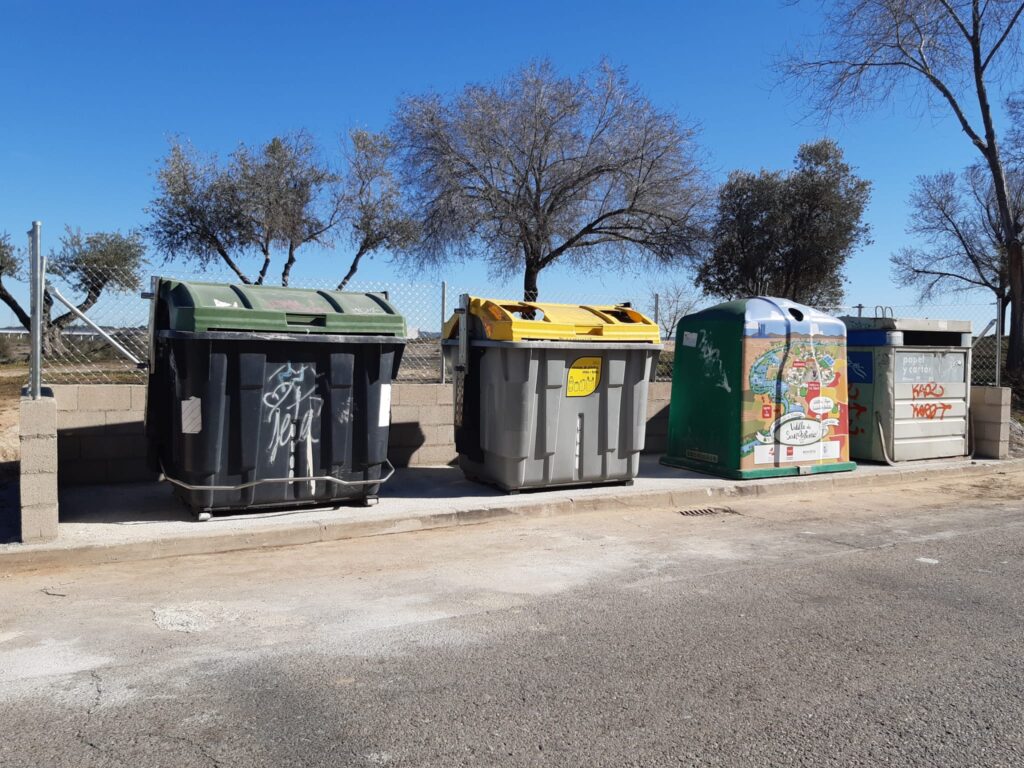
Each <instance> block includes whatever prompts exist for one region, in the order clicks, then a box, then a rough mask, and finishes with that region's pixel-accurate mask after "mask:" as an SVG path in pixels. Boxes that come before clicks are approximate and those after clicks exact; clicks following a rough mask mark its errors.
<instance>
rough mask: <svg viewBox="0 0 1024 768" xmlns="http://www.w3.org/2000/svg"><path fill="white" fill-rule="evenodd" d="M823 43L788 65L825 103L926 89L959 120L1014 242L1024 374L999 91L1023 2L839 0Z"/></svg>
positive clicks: (1016, 229) (1016, 367)
mask: <svg viewBox="0 0 1024 768" xmlns="http://www.w3.org/2000/svg"><path fill="white" fill-rule="evenodd" d="M821 5H822V7H823V8H824V15H825V19H824V32H823V34H822V38H821V41H820V45H819V47H818V48H817V49H815V50H806V51H801V52H798V53H797V54H796V55H795V56H793V57H791V58H789V59H788V60H787V61H786V62H785V63H784V65H783V70H784V72H785V73H786V74H787V75H788V76H790V77H793V78H798V79H799V80H800V81H802V82H803V83H805V84H806V85H808V86H809V87H810V88H811V89H812V92H813V94H814V97H815V100H816V104H817V106H818V108H819V109H821V110H822V111H824V112H825V113H826V114H828V113H830V112H832V111H835V110H846V109H861V108H866V107H871V106H875V105H877V104H880V103H883V102H887V101H890V100H892V99H893V98H894V97H895V96H897V94H898V93H902V89H904V88H908V87H909V88H914V87H916V88H920V89H923V93H925V94H928V95H929V96H930V97H931V98H932V99H934V100H935V101H937V102H938V103H939V104H941V105H943V106H944V107H945V108H946V109H948V110H949V112H951V113H952V115H953V116H954V117H955V118H956V120H957V122H958V124H959V126H960V128H961V129H962V130H963V132H964V134H965V135H966V136H967V138H968V140H969V141H970V142H971V144H972V145H973V146H974V147H975V148H976V149H977V150H978V152H979V154H980V155H981V157H982V159H983V163H984V165H985V168H986V169H987V171H988V174H989V175H990V177H991V180H992V191H993V196H994V200H995V209H996V212H997V213H998V216H999V222H1000V227H1001V231H1002V233H1003V237H1004V242H1003V245H1004V246H1005V248H1006V254H1007V264H1008V272H1009V283H1010V295H1011V298H1012V302H1013V306H1012V314H1011V322H1010V351H1009V355H1008V359H1007V368H1008V370H1009V371H1010V373H1011V374H1013V375H1014V376H1015V377H1018V378H1019V377H1021V376H1024V313H1022V311H1021V310H1022V301H1024V244H1022V232H1021V227H1020V223H1019V222H1016V221H1014V217H1013V209H1012V205H1011V202H1010V188H1009V183H1008V179H1007V173H1006V169H1005V166H1004V158H1003V155H1002V149H1001V144H1000V142H999V140H998V138H997V131H996V118H995V115H994V114H993V110H992V107H991V101H990V99H991V96H990V93H991V92H992V90H993V88H994V87H996V86H997V85H998V84H999V83H1000V82H1001V80H1002V79H1003V78H1005V76H1006V75H1007V74H1008V73H1010V72H1012V71H1013V70H1014V68H1015V65H1016V64H1017V57H1018V55H1019V53H1020V28H1021V27H1020V23H1019V22H1020V18H1021V14H1022V13H1024V2H1020V0H959V1H957V0H832V1H831V2H827V3H824V2H823V3H821Z"/></svg>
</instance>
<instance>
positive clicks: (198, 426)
mask: <svg viewBox="0 0 1024 768" xmlns="http://www.w3.org/2000/svg"><path fill="white" fill-rule="evenodd" d="M202 431H203V401H202V399H200V398H198V397H190V398H189V399H188V400H182V401H181V433H182V434H183V435H198V434H199V433H200V432H202Z"/></svg>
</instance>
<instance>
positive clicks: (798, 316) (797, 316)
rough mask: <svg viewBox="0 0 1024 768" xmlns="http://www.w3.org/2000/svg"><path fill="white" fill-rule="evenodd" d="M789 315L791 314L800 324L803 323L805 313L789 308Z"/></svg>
mask: <svg viewBox="0 0 1024 768" xmlns="http://www.w3.org/2000/svg"><path fill="white" fill-rule="evenodd" d="M789 314H791V315H792V316H793V319H794V320H796V321H797V322H798V323H799V322H802V321H803V319H804V313H803V312H801V311H800V310H799V309H795V308H794V307H790V308H789Z"/></svg>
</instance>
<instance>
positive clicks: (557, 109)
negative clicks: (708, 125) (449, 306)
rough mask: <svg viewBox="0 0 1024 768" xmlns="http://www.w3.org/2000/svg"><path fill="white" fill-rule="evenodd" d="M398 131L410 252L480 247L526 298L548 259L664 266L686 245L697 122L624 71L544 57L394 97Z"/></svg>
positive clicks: (696, 215)
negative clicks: (563, 66) (416, 224)
mask: <svg viewBox="0 0 1024 768" xmlns="http://www.w3.org/2000/svg"><path fill="white" fill-rule="evenodd" d="M395 122H396V125H395V129H394V136H395V141H396V143H397V146H398V149H399V152H400V155H401V163H402V180H403V183H404V185H405V188H406V190H407V194H408V196H409V199H410V201H411V204H412V206H413V210H414V211H415V213H416V217H417V219H418V220H419V221H420V223H421V227H422V228H421V232H420V235H421V237H420V239H419V240H418V242H417V244H416V246H415V248H414V249H411V250H410V251H409V252H407V253H406V257H407V258H409V259H411V260H412V262H413V263H415V264H419V265H423V264H437V263H440V262H442V261H444V260H447V259H451V258H481V259H483V260H484V261H486V263H487V264H488V265H489V266H490V267H491V269H492V271H493V272H495V273H497V274H504V275H509V274H515V273H520V274H521V275H522V280H523V297H524V299H526V300H535V299H536V298H537V295H538V278H539V276H540V273H541V272H542V271H543V270H544V269H546V268H547V267H549V266H551V265H552V264H554V263H555V262H557V261H560V260H561V261H568V262H572V263H575V264H577V265H579V266H582V267H585V268H586V269H601V268H606V267H608V266H609V265H610V264H612V263H613V262H618V263H620V264H621V263H623V262H626V263H630V264H636V263H638V262H642V261H647V262H654V263H661V264H666V263H672V262H675V261H677V260H679V259H682V258H683V257H685V256H686V255H689V254H692V253H694V252H696V249H697V247H698V245H699V243H700V240H701V237H702V234H703V224H704V220H703V218H704V215H705V209H706V206H707V203H708V199H709V196H708V192H707V186H706V183H705V174H704V172H703V170H702V167H701V164H700V162H699V154H698V152H697V148H696V145H695V142H694V135H695V130H694V128H693V127H692V126H687V125H684V124H683V123H682V122H681V121H680V120H679V119H678V118H677V117H676V116H675V115H673V114H671V113H669V112H666V111H663V110H659V109H658V108H656V107H655V106H654V105H653V104H652V103H651V102H650V100H649V99H648V98H647V97H646V96H645V95H644V94H643V93H641V91H640V90H639V89H638V88H637V87H636V86H634V85H633V84H632V83H630V82H629V80H628V79H627V77H626V75H625V73H624V72H623V71H622V70H618V69H613V68H612V67H610V66H608V65H607V64H602V65H601V66H599V67H597V68H596V69H594V70H592V71H588V72H585V73H583V74H581V75H579V76H576V77H563V76H560V75H558V74H557V73H556V72H555V70H554V68H553V67H552V65H551V64H550V63H548V62H540V63H534V64H530V65H528V66H526V67H524V68H522V69H520V70H519V71H517V72H514V73H513V74H511V75H510V76H508V77H506V78H505V79H503V80H501V81H500V82H497V83H492V84H479V85H467V86H466V87H465V88H464V89H462V90H461V91H460V92H458V93H456V94H454V95H451V96H448V97H445V96H441V95H439V94H433V93H432V94H426V95H421V96H413V97H411V98H406V99H404V100H402V101H401V102H400V104H399V106H398V109H397V114H396V120H395Z"/></svg>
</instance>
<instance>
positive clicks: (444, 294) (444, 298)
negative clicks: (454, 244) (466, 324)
mask: <svg viewBox="0 0 1024 768" xmlns="http://www.w3.org/2000/svg"><path fill="white" fill-rule="evenodd" d="M447 309H448V283H447V282H445V281H444V280H442V281H441V331H442V333H443V331H444V322H445V320H447V319H448V318H446V317H445V313H446V311H447ZM443 340H444V339H443V338H442V341H443ZM446 375H447V374H446V373H445V370H444V355H443V354H442V355H441V383H442V384H446V383H447V382H446V381H445V377H446Z"/></svg>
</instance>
